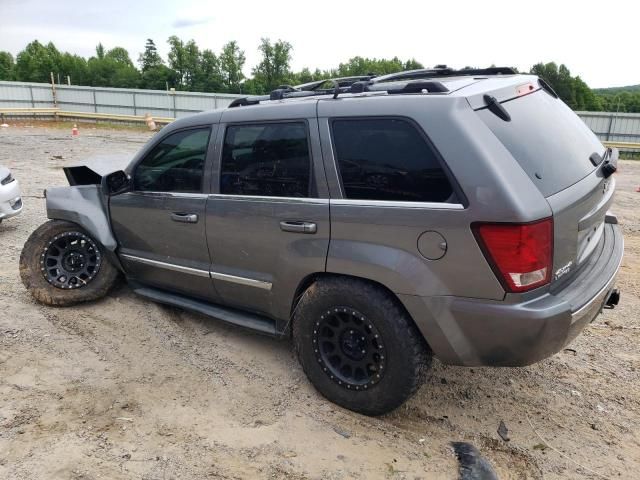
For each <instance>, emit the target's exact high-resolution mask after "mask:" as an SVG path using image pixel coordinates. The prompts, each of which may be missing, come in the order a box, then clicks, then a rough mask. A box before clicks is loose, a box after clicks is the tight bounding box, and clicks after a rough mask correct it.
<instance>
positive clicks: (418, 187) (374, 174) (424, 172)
mask: <svg viewBox="0 0 640 480" xmlns="http://www.w3.org/2000/svg"><path fill="white" fill-rule="evenodd" d="M331 125H332V132H333V142H334V145H335V154H336V160H337V162H338V167H339V171H340V176H341V178H342V185H343V187H344V193H345V198H352V199H359V200H395V201H405V202H406V201H409V202H446V201H451V197H452V196H453V189H452V187H451V184H450V183H449V180H448V179H447V176H446V175H445V173H444V171H443V170H442V167H441V165H440V162H439V161H438V159H437V157H436V154H435V152H434V151H433V150H432V148H431V147H430V146H429V145H428V144H427V143H426V141H425V140H424V138H423V137H422V135H421V134H420V132H419V131H418V130H417V129H416V127H415V126H414V125H412V124H411V123H409V122H408V121H406V120H401V119H391V118H371V119H345V120H334V121H333V122H332V123H331Z"/></svg>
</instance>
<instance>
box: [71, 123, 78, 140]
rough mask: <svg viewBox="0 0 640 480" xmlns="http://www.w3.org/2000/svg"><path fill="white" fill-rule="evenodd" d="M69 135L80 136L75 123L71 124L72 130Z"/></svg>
mask: <svg viewBox="0 0 640 480" xmlns="http://www.w3.org/2000/svg"><path fill="white" fill-rule="evenodd" d="M71 135H72V136H74V137H77V136H78V135H80V132H79V131H78V125H76V124H75V123H74V124H73V128H72V129H71Z"/></svg>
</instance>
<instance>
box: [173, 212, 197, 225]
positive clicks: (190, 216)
mask: <svg viewBox="0 0 640 480" xmlns="http://www.w3.org/2000/svg"><path fill="white" fill-rule="evenodd" d="M171 220H173V221H174V222H180V223H198V215H196V214H195V213H172V214H171Z"/></svg>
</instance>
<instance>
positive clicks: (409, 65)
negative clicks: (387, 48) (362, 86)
mask: <svg viewBox="0 0 640 480" xmlns="http://www.w3.org/2000/svg"><path fill="white" fill-rule="evenodd" d="M419 68H424V66H423V65H422V64H421V63H420V62H418V61H417V60H415V59H413V58H412V59H410V60H407V61H406V62H403V61H402V60H400V59H399V58H398V57H393V58H391V59H385V58H380V59H378V58H367V57H353V58H350V59H349V60H348V61H347V62H346V63H341V64H339V65H338V70H337V72H336V73H337V74H338V75H339V76H341V77H349V76H357V75H368V74H371V73H372V74H375V75H386V74H388V73H396V72H401V71H403V70H416V69H419Z"/></svg>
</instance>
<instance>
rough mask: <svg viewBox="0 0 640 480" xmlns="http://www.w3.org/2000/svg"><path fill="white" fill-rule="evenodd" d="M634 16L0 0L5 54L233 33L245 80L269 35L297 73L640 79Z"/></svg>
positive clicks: (480, 2)
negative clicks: (412, 64) (413, 69)
mask: <svg viewBox="0 0 640 480" xmlns="http://www.w3.org/2000/svg"><path fill="white" fill-rule="evenodd" d="M639 18H640V2H639V1H637V0H626V1H623V0H608V1H606V2H595V1H594V0H582V1H578V0H554V1H549V0H537V1H535V2H533V1H521V0H520V1H519V0H511V1H508V0H470V1H469V0H457V1H456V0H454V1H452V0H449V1H433V0H431V1H430V0H422V1H412V0H397V1H395V2H393V1H389V0H387V1H384V2H377V1H374V0H370V1H368V2H362V1H351V0H347V1H343V2H301V3H297V2H271V1H267V0H263V1H254V0H243V1H242V2H233V1H228V0H227V1H224V2H220V1H215V0H209V1H206V0H107V1H104V0H102V1H99V2H95V1H91V0H73V1H69V0H57V1H51V0H46V1H44V0H0V50H8V51H9V52H11V53H12V54H14V55H16V54H17V53H18V52H19V51H20V50H21V49H22V48H24V46H25V45H26V44H27V43H29V42H30V41H32V40H33V39H38V40H39V41H40V42H43V43H46V42H49V41H52V42H53V43H54V44H55V45H56V46H57V47H58V49H60V50H63V51H69V52H71V53H76V54H79V55H82V56H84V57H89V56H91V55H94V53H95V45H97V43H98V42H102V44H103V45H104V46H105V48H107V49H109V48H113V47H115V46H121V47H124V48H126V49H127V50H128V51H129V54H130V55H131V58H132V59H133V60H134V61H136V60H137V58H138V54H139V53H140V52H141V51H142V50H143V49H144V44H145V41H146V39H147V38H152V39H153V40H154V41H155V43H156V45H157V46H158V50H159V52H160V54H161V55H163V57H165V59H166V54H167V51H168V47H167V43H166V40H167V38H168V37H169V36H171V35H177V36H178V37H180V38H182V39H183V40H185V41H186V40H189V39H194V40H195V41H196V43H197V44H198V46H199V47H200V48H201V49H204V48H209V49H211V50H213V51H214V52H216V53H217V52H219V51H220V49H221V47H222V45H223V44H224V43H226V42H228V41H230V40H236V41H237V42H238V43H239V45H240V47H241V48H242V49H243V50H244V51H245V55H246V58H247V63H246V66H245V74H246V75H250V73H251V67H252V66H254V65H256V64H257V63H258V62H259V52H258V50H257V47H258V45H259V43H260V38H261V37H267V38H270V39H271V40H274V41H275V40H278V39H282V40H286V41H288V42H290V43H291V44H292V45H293V59H292V64H291V66H292V68H293V69H294V70H300V69H301V68H303V67H309V68H311V69H314V68H316V67H318V68H320V69H325V68H332V67H337V65H338V64H339V63H340V62H345V61H347V60H348V59H349V58H351V57H353V56H356V55H360V56H365V57H377V58H381V57H385V58H390V57H393V56H398V57H399V58H401V59H403V60H405V59H409V58H415V59H416V60H418V61H420V62H421V63H423V64H424V65H425V66H427V67H429V66H434V65H437V64H446V65H448V66H450V67H454V68H458V67H460V68H461V67H464V66H467V65H470V66H474V67H485V66H490V65H492V64H495V65H498V66H515V67H518V68H519V69H520V70H521V71H528V70H529V68H530V67H531V66H532V65H533V64H535V63H538V62H549V61H555V62H556V63H558V64H560V63H564V64H565V65H567V67H568V68H569V69H570V70H571V73H572V74H573V75H580V77H581V78H582V79H583V80H584V81H586V82H587V84H588V85H589V86H590V87H592V88H598V87H612V86H624V85H633V84H640V54H638V51H637V47H638V46H639V45H640V40H638V36H637V34H638V28H637V25H638V19H639Z"/></svg>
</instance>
